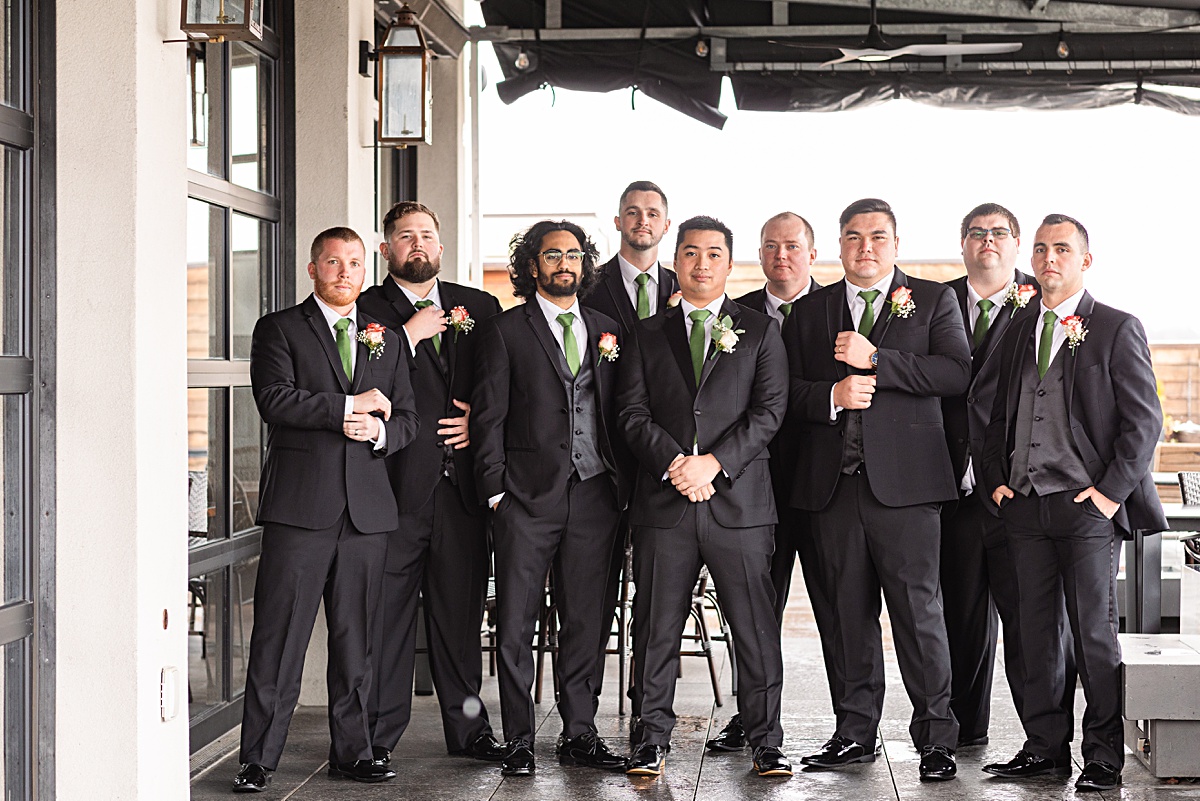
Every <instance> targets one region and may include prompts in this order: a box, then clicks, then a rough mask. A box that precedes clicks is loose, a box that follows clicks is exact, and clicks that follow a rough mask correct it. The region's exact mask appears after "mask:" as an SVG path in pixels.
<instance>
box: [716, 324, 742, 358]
mask: <svg viewBox="0 0 1200 801" xmlns="http://www.w3.org/2000/svg"><path fill="white" fill-rule="evenodd" d="M744 333H746V329H744V328H737V329H735V328H734V327H733V318H731V317H730V316H729V315H728V314H727V315H725V316H724V317H721V318H720V319H718V320H717V321H716V322H714V323H713V327H712V341H713V355H712V356H711V357H709V358H712V359H715V358H717V354H718V353H733V351H734V349H735V348H736V347H737V344H738V334H744Z"/></svg>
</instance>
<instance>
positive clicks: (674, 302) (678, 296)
mask: <svg viewBox="0 0 1200 801" xmlns="http://www.w3.org/2000/svg"><path fill="white" fill-rule="evenodd" d="M681 300H683V293H682V292H676V293H675V294H674V295H672V296H671V297H669V298H667V308H668V309H673V308H675V307H676V306H678V305H679V301H681Z"/></svg>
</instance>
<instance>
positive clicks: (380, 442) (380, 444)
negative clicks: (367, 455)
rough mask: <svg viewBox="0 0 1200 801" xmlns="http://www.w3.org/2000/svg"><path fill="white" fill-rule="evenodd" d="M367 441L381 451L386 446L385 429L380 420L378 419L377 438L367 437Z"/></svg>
mask: <svg viewBox="0 0 1200 801" xmlns="http://www.w3.org/2000/svg"><path fill="white" fill-rule="evenodd" d="M367 442H370V443H372V444H373V445H374V446H375V450H377V451H381V450H383V449H384V448H386V447H387V429H386V428H384V427H383V421H382V420H380V421H379V438H378V439H369V440H367Z"/></svg>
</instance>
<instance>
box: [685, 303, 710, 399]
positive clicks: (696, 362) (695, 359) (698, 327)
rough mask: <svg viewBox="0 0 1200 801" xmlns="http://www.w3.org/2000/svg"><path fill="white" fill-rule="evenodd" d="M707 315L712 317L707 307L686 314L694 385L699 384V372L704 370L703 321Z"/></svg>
mask: <svg viewBox="0 0 1200 801" xmlns="http://www.w3.org/2000/svg"><path fill="white" fill-rule="evenodd" d="M709 317H712V312H710V311H709V310H708V309H696V310H695V311H694V312H692V313H691V314H689V315H688V318H689V319H690V320H691V321H692V333H691V336H689V337H688V350H690V351H691V352H692V372H693V373H694V374H695V375H696V386H700V373H702V372H703V371H704V321H705V320H707V319H708V318H709Z"/></svg>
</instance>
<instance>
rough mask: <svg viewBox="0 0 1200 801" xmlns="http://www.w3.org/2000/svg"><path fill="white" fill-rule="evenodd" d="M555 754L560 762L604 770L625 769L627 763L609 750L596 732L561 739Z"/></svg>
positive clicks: (586, 732)
mask: <svg viewBox="0 0 1200 801" xmlns="http://www.w3.org/2000/svg"><path fill="white" fill-rule="evenodd" d="M554 753H555V754H557V755H558V759H559V761H560V762H568V763H573V764H576V765H583V766H584V767H588V768H602V769H604V770H615V769H616V768H623V767H625V761H626V760H625V757H623V756H617V755H616V754H614V753H613V752H612V751H610V750H608V746H607V745H605V744H604V740H602V739H601V738H600V737H598V736H597V735H596V732H594V731H585V732H584V733H583V734H580V735H579V736H577V737H572V738H571V739H569V740H567V739H564V738H563V737H559V738H558V745H557V746H555V748H554Z"/></svg>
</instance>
